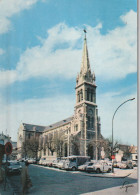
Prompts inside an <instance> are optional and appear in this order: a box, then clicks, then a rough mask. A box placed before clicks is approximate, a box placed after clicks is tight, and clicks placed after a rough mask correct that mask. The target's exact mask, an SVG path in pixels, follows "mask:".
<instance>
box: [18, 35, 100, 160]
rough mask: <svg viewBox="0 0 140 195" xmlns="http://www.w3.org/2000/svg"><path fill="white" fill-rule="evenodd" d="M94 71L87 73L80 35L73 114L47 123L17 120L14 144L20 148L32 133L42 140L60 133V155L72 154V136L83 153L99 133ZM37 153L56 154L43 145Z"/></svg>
mask: <svg viewBox="0 0 140 195" xmlns="http://www.w3.org/2000/svg"><path fill="white" fill-rule="evenodd" d="M96 87H97V86H96V84H95V74H94V72H93V73H91V68H90V62H89V57H88V49H87V40H86V36H85V39H84V47H83V55H82V63H81V70H80V73H79V74H78V75H77V78H76V88H75V91H76V104H75V108H74V115H73V116H71V117H69V118H67V119H64V120H62V121H60V122H57V123H55V124H52V125H49V126H38V125H31V124H25V123H23V124H21V126H20V127H19V131H18V141H17V147H18V148H21V146H22V142H23V141H25V140H26V139H30V138H31V137H33V136H36V135H37V136H39V137H40V138H42V139H43V140H44V141H43V142H46V141H47V139H50V138H49V137H50V136H53V137H54V136H55V135H57V136H58V137H60V136H61V137H63V141H64V143H63V156H68V155H72V154H74V152H75V151H74V150H75V148H74V147H73V145H74V144H73V142H72V141H71V140H72V138H74V137H77V140H78V142H79V145H78V146H79V155H83V156H86V155H88V153H87V144H88V142H89V141H90V140H92V139H93V138H96V140H97V139H98V136H99V135H100V134H101V124H100V118H99V117H98V109H97V104H96ZM39 155H40V157H47V158H52V157H54V158H56V157H57V153H56V152H54V153H53V154H52V153H51V152H50V150H49V149H48V148H47V147H46V149H45V150H43V151H42V152H40V153H39Z"/></svg>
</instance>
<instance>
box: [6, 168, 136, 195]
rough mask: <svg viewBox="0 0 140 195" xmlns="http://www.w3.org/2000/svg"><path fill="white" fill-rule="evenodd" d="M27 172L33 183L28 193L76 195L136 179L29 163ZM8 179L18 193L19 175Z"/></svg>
mask: <svg viewBox="0 0 140 195" xmlns="http://www.w3.org/2000/svg"><path fill="white" fill-rule="evenodd" d="M29 174H30V177H31V180H32V183H33V187H32V188H31V189H30V191H29V193H28V194H30V195H46V194H47V195H49V194H55V195H57V194H59V195H61V194H62V195H63V194H67V195H69V194H70V195H76V194H82V193H88V192H95V191H98V190H103V189H106V188H111V187H115V186H121V185H123V183H124V182H125V181H127V182H128V183H129V184H131V183H136V182H137V179H135V178H130V177H126V178H101V177H90V176H91V174H85V173H81V172H70V171H63V170H59V169H54V168H48V167H43V166H38V165H30V166H29ZM9 181H10V183H11V186H12V187H13V188H14V190H15V192H17V194H20V187H21V186H20V185H21V184H20V175H16V176H10V177H9Z"/></svg>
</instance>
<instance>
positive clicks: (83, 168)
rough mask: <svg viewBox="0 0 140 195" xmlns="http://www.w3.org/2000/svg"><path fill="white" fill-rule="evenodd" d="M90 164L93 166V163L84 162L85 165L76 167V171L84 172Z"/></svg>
mask: <svg viewBox="0 0 140 195" xmlns="http://www.w3.org/2000/svg"><path fill="white" fill-rule="evenodd" d="M92 164H94V163H91V162H86V163H84V164H83V165H80V166H78V170H79V171H86V168H87V166H90V165H92Z"/></svg>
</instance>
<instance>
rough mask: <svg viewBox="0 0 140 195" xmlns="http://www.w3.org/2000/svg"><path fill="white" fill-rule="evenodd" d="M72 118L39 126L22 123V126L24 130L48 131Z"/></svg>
mask: <svg viewBox="0 0 140 195" xmlns="http://www.w3.org/2000/svg"><path fill="white" fill-rule="evenodd" d="M72 119H73V116H72V117H69V118H66V119H64V120H62V121H59V122H57V123H54V124H51V125H48V126H40V125H34V124H27V123H23V126H24V130H26V131H36V132H40V133H41V132H44V131H49V130H50V129H54V128H57V127H59V126H62V125H64V124H67V123H70V122H71V121H72Z"/></svg>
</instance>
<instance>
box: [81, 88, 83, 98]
mask: <svg viewBox="0 0 140 195" xmlns="http://www.w3.org/2000/svg"><path fill="white" fill-rule="evenodd" d="M81 100H83V90H82V89H81Z"/></svg>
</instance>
